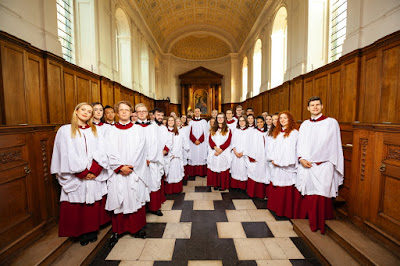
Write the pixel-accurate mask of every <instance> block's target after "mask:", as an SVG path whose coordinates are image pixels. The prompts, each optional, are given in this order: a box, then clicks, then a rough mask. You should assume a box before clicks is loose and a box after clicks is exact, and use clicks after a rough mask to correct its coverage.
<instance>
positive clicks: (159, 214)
mask: <svg viewBox="0 0 400 266" xmlns="http://www.w3.org/2000/svg"><path fill="white" fill-rule="evenodd" d="M150 213H152V214H155V215H157V216H163V215H164V214H163V213H162V212H161V210H158V211H150Z"/></svg>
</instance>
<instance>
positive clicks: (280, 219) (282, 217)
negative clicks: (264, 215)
mask: <svg viewBox="0 0 400 266" xmlns="http://www.w3.org/2000/svg"><path fill="white" fill-rule="evenodd" d="M270 212H271V214H272V215H273V216H274V217H275V220H277V221H290V219H289V218H287V217H284V216H278V215H276V213H275V212H274V211H270Z"/></svg>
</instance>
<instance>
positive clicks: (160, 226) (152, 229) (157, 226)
mask: <svg viewBox="0 0 400 266" xmlns="http://www.w3.org/2000/svg"><path fill="white" fill-rule="evenodd" d="M166 226H167V224H166V223H148V224H146V226H145V227H144V230H145V231H146V237H147V238H162V236H163V234H164V230H165V227H166Z"/></svg>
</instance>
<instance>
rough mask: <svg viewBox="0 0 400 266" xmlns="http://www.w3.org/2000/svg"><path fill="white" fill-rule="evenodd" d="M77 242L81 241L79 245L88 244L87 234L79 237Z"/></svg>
mask: <svg viewBox="0 0 400 266" xmlns="http://www.w3.org/2000/svg"><path fill="white" fill-rule="evenodd" d="M79 243H81V246H86V245H87V244H89V238H88V235H87V234H83V235H81V236H80V237H79Z"/></svg>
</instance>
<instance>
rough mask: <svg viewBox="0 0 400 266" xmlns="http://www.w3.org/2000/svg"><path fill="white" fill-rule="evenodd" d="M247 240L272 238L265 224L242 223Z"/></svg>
mask: <svg viewBox="0 0 400 266" xmlns="http://www.w3.org/2000/svg"><path fill="white" fill-rule="evenodd" d="M242 226H243V229H244V232H245V233H246V237H247V238H265V237H274V235H273V234H272V232H271V230H270V229H269V227H268V225H267V224H266V223H265V222H242Z"/></svg>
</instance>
